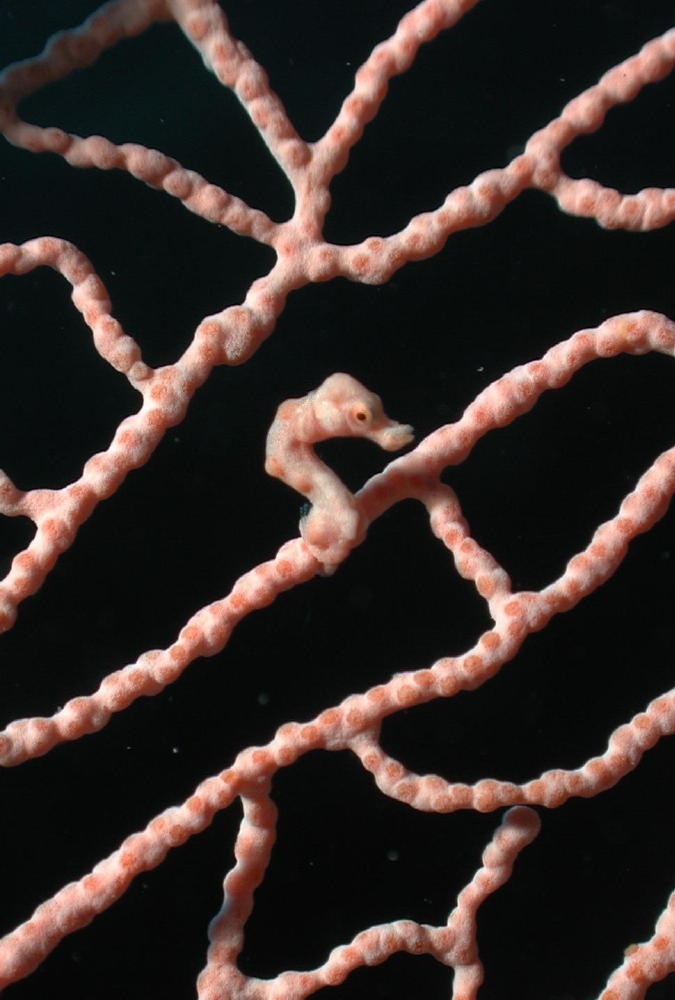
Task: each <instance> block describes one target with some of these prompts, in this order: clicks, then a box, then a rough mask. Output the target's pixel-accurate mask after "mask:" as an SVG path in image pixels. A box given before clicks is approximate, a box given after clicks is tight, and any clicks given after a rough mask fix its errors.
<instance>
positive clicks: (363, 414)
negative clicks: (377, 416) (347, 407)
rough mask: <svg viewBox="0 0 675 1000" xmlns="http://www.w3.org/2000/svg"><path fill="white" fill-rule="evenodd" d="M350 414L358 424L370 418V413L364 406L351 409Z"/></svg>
mask: <svg viewBox="0 0 675 1000" xmlns="http://www.w3.org/2000/svg"><path fill="white" fill-rule="evenodd" d="M352 416H353V417H354V420H356V421H357V422H358V423H360V424H367V423H370V421H371V420H372V414H371V413H370V411H369V410H367V409H366V407H365V406H357V407H355V408H354V410H353V411H352Z"/></svg>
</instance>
